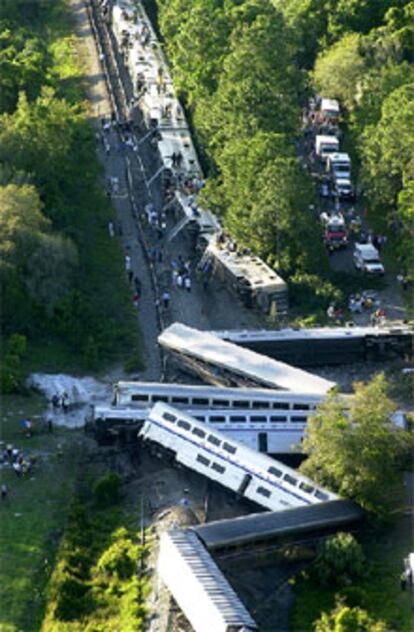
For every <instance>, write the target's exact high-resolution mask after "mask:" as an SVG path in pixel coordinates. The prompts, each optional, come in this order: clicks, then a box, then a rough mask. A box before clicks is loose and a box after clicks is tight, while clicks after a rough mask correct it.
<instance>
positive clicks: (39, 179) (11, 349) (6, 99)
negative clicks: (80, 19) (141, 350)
mask: <svg viewBox="0 0 414 632" xmlns="http://www.w3.org/2000/svg"><path fill="white" fill-rule="evenodd" d="M81 78H82V60H81V59H80V58H79V53H78V52H77V51H76V48H75V40H74V38H73V35H72V34H71V30H70V22H69V20H68V14H67V13H66V7H65V2H64V1H63V0H58V1H56V2H50V0H39V1H37V2H33V1H32V0H19V1H16V0H3V2H1V4H0V279H1V287H2V297H1V306H2V308H1V326H2V332H3V336H4V337H3V340H4V347H3V365H2V387H3V389H5V390H13V389H14V388H16V387H18V386H19V377H20V372H19V367H20V359H21V356H22V355H23V353H24V349H25V346H26V343H27V344H28V346H30V345H31V344H32V343H34V341H36V344H37V345H38V346H39V347H40V348H42V346H43V351H40V353H41V354H42V359H43V360H44V359H45V358H46V359H47V356H48V353H49V351H50V349H48V346H47V345H50V346H51V347H54V348H56V347H59V346H63V347H64V348H66V349H68V348H70V349H71V350H72V355H73V356H74V357H75V364H78V365H79V366H81V367H82V366H85V367H87V368H98V366H99V365H100V364H101V362H102V361H103V360H114V359H115V358H116V357H117V355H118V353H119V352H120V351H121V352H122V351H125V349H126V348H127V347H128V346H129V347H131V346H132V348H133V347H134V346H135V347H136V346H137V339H136V338H137V334H134V333H133V332H134V330H135V331H136V329H137V328H136V325H134V323H135V321H134V320H133V318H132V313H131V312H132V310H131V309H130V304H129V301H128V293H127V288H126V283H125V279H124V278H123V274H122V255H121V252H120V250H119V248H118V247H117V246H116V245H114V243H113V242H112V241H111V240H110V238H109V235H108V231H107V223H108V220H110V219H111V214H112V209H111V208H110V205H109V203H108V200H107V198H106V197H105V195H104V191H103V190H102V187H100V186H99V177H100V171H99V167H98V163H97V159H96V153H95V139H94V134H93V129H92V127H91V125H90V122H89V120H88V119H89V114H88V107H87V103H86V102H85V101H84V98H85V96H84V94H83V91H82V81H81ZM37 357H38V356H37Z"/></svg>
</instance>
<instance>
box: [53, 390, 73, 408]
mask: <svg viewBox="0 0 414 632" xmlns="http://www.w3.org/2000/svg"><path fill="white" fill-rule="evenodd" d="M52 406H53V410H57V409H59V408H61V409H62V410H63V412H64V413H67V412H68V410H69V406H70V399H69V395H68V394H67V392H66V391H65V392H64V393H62V394H61V395H60V394H59V393H55V394H54V395H53V397H52Z"/></svg>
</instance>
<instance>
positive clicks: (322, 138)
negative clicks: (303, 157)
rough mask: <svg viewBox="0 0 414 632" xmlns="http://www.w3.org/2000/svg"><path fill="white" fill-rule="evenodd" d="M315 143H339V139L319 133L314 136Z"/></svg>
mask: <svg viewBox="0 0 414 632" xmlns="http://www.w3.org/2000/svg"><path fill="white" fill-rule="evenodd" d="M316 144H317V145H322V144H323V145H338V144H339V140H338V139H337V137H336V136H325V135H324V134H321V135H319V134H318V136H316Z"/></svg>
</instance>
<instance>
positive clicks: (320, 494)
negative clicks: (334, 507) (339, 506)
mask: <svg viewBox="0 0 414 632" xmlns="http://www.w3.org/2000/svg"><path fill="white" fill-rule="evenodd" d="M315 496H316V498H319V500H329V496H328V494H325V493H324V492H321V491H320V490H319V489H317V490H316V492H315Z"/></svg>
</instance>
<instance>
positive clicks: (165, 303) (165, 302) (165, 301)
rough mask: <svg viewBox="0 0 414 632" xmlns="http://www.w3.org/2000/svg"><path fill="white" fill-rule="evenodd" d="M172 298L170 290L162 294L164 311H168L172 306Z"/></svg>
mask: <svg viewBox="0 0 414 632" xmlns="http://www.w3.org/2000/svg"><path fill="white" fill-rule="evenodd" d="M170 298H171V294H170V293H169V291H168V290H165V292H163V294H162V297H161V299H162V306H163V308H164V309H168V306H169V304H170Z"/></svg>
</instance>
